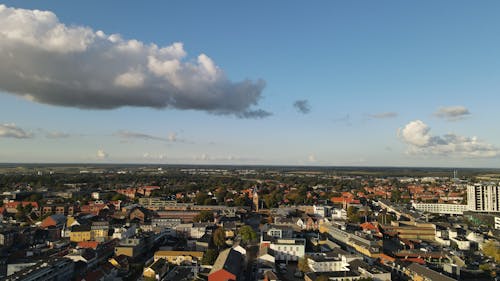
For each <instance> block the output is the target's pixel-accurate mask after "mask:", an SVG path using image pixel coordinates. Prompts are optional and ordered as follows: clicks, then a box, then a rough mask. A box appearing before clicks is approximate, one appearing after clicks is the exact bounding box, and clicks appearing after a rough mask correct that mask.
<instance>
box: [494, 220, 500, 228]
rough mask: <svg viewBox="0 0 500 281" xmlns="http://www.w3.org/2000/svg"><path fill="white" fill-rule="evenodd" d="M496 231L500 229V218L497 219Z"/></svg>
mask: <svg viewBox="0 0 500 281" xmlns="http://www.w3.org/2000/svg"><path fill="white" fill-rule="evenodd" d="M495 229H500V217H495Z"/></svg>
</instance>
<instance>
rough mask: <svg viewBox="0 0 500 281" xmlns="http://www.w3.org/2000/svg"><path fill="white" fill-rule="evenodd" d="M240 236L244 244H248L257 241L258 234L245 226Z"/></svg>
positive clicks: (241, 229)
mask: <svg viewBox="0 0 500 281" xmlns="http://www.w3.org/2000/svg"><path fill="white" fill-rule="evenodd" d="M240 236H241V240H242V241H243V243H248V242H251V241H254V240H255V239H257V233H255V231H254V230H253V229H252V227H251V226H249V225H244V226H242V227H241V228H240Z"/></svg>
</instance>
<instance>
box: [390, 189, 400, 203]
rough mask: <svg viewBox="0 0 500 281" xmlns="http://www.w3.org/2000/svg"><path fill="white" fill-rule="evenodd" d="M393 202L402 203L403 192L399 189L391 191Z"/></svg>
mask: <svg viewBox="0 0 500 281" xmlns="http://www.w3.org/2000/svg"><path fill="white" fill-rule="evenodd" d="M391 201H392V202H400V201H401V191H400V190H399V188H397V187H393V189H392V191H391Z"/></svg>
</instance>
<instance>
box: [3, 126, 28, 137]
mask: <svg viewBox="0 0 500 281" xmlns="http://www.w3.org/2000/svg"><path fill="white" fill-rule="evenodd" d="M33 137H34V135H33V133H31V132H26V131H25V130H24V129H23V128H20V127H18V126H16V124H0V138H15V139H31V138H33Z"/></svg>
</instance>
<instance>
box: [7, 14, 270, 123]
mask: <svg viewBox="0 0 500 281" xmlns="http://www.w3.org/2000/svg"><path fill="white" fill-rule="evenodd" d="M264 86H265V82H264V81H263V80H257V81H251V80H244V81H240V82H233V81H231V80H229V79H228V78H227V76H226V75H225V73H224V71H223V70H222V69H220V68H219V67H218V66H217V65H216V64H215V62H214V61H213V60H212V59H211V58H210V57H208V56H207V55H205V54H200V55H198V56H197V57H196V58H195V59H189V58H187V53H186V51H185V50H184V46H183V44H182V43H179V42H177V43H173V44H172V45H170V46H166V47H159V46H157V45H156V44H153V43H151V44H148V43H144V42H141V41H138V40H133V39H132V40H125V39H123V38H122V37H121V36H120V35H118V34H105V33H104V32H103V31H100V30H99V31H94V30H93V29H91V28H89V27H84V26H67V25H65V24H63V23H61V22H59V19H58V18H57V16H56V15H55V14H54V13H52V12H50V11H39V10H26V9H16V8H10V7H7V6H5V5H0V90H3V91H6V92H8V93H12V94H16V95H19V96H22V97H24V98H27V99H29V100H32V101H34V102H39V103H44V104H51V105H57V106H68V107H77V108H83V109H113V108H119V107H123V106H135V107H151V108H175V109H181V110H183V109H191V110H201V111H205V112H208V113H213V114H222V115H234V116H237V117H240V118H261V117H266V116H268V115H270V113H269V112H267V111H265V110H262V109H255V108H253V107H254V106H256V105H257V104H258V101H259V100H260V98H261V97H262V91H263V89H264Z"/></svg>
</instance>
